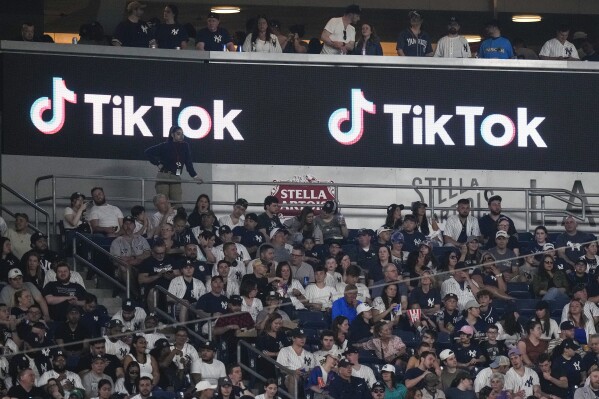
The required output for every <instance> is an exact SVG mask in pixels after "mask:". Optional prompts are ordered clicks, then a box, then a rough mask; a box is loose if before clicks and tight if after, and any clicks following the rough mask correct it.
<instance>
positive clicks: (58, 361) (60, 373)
mask: <svg viewBox="0 0 599 399" xmlns="http://www.w3.org/2000/svg"><path fill="white" fill-rule="evenodd" d="M50 358H51V359H52V370H48V371H46V372H45V373H44V374H42V375H41V376H40V378H39V380H38V382H37V385H38V386H40V387H42V386H44V385H46V384H47V383H48V380H49V379H50V378H56V381H57V382H59V383H60V384H61V385H62V388H63V389H64V391H65V397H67V398H68V397H69V396H70V395H69V394H70V392H71V391H72V390H74V389H81V390H82V391H85V389H84V388H83V384H82V383H81V378H79V376H78V375H77V374H75V373H73V372H72V371H69V370H67V368H66V365H67V361H66V358H65V354H64V352H63V351H62V350H59V349H54V350H52V351H51V353H50Z"/></svg>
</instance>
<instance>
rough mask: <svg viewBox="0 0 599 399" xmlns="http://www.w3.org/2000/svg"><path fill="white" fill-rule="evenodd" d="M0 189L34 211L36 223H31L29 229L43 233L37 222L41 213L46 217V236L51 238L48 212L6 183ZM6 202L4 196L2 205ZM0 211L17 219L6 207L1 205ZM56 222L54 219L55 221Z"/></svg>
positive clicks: (0, 185) (0, 184) (1, 184)
mask: <svg viewBox="0 0 599 399" xmlns="http://www.w3.org/2000/svg"><path fill="white" fill-rule="evenodd" d="M0 188H2V189H4V190H6V191H8V192H9V193H11V194H12V195H14V196H15V197H17V198H18V199H19V200H21V202H23V203H24V204H25V205H27V206H29V207H30V208H32V209H33V211H34V212H33V213H34V215H35V217H34V220H35V223H34V224H32V223H29V227H30V228H31V229H33V230H35V231H36V232H39V233H41V232H42V231H41V230H40V228H39V224H38V221H37V214H38V213H41V214H42V215H44V216H45V218H46V229H45V231H46V236H47V237H49V236H50V223H49V221H50V215H49V213H48V212H47V211H45V210H44V209H42V208H41V207H40V206H38V205H37V204H36V203H35V202H31V200H29V199H28V198H26V197H25V196H24V195H22V194H21V193H19V192H17V191H15V190H13V189H12V188H10V187H9V186H7V185H6V184H4V183H0ZM5 202H6V201H4V196H2V203H5ZM0 209H1V210H2V212H3V213H4V212H5V213H7V214H9V215H10V216H12V217H13V218H14V217H15V213H13V212H12V211H11V210H10V209H8V208H6V207H5V206H4V205H0ZM53 220H54V219H53Z"/></svg>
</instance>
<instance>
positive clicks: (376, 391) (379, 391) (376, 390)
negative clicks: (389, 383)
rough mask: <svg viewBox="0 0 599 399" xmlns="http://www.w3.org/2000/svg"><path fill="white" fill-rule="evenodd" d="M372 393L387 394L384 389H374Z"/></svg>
mask: <svg viewBox="0 0 599 399" xmlns="http://www.w3.org/2000/svg"><path fill="white" fill-rule="evenodd" d="M372 392H374V393H385V390H384V389H382V388H376V389H373V390H372Z"/></svg>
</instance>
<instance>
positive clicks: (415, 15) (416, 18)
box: [396, 10, 433, 57]
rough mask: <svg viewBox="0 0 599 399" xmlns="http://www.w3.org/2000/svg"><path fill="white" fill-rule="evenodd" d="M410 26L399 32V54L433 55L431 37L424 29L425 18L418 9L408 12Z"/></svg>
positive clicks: (397, 47)
mask: <svg viewBox="0 0 599 399" xmlns="http://www.w3.org/2000/svg"><path fill="white" fill-rule="evenodd" d="M408 18H409V20H410V27H409V28H406V29H405V30H403V31H402V32H401V33H400V34H399V38H398V39H397V46H396V50H397V55H399V56H402V57H403V56H407V57H430V56H432V55H433V48H432V46H431V39H430V36H429V34H428V33H426V32H425V31H423V30H422V23H423V22H424V19H423V18H422V16H421V15H420V13H419V12H418V11H416V10H413V11H410V12H409V13H408Z"/></svg>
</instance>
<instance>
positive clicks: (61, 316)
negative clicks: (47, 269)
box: [43, 262, 85, 321]
mask: <svg viewBox="0 0 599 399" xmlns="http://www.w3.org/2000/svg"><path fill="white" fill-rule="evenodd" d="M70 278H71V269H70V267H69V264H68V263H66V262H59V263H58V265H56V281H51V282H49V283H48V284H47V285H46V286H45V287H44V292H43V294H44V297H45V298H46V302H47V303H48V310H49V312H50V317H51V318H52V320H57V321H62V320H65V319H66V317H67V311H68V309H69V305H77V306H83V305H85V301H84V298H85V288H83V287H82V286H81V285H79V284H77V283H71V282H70V281H69V280H70Z"/></svg>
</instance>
